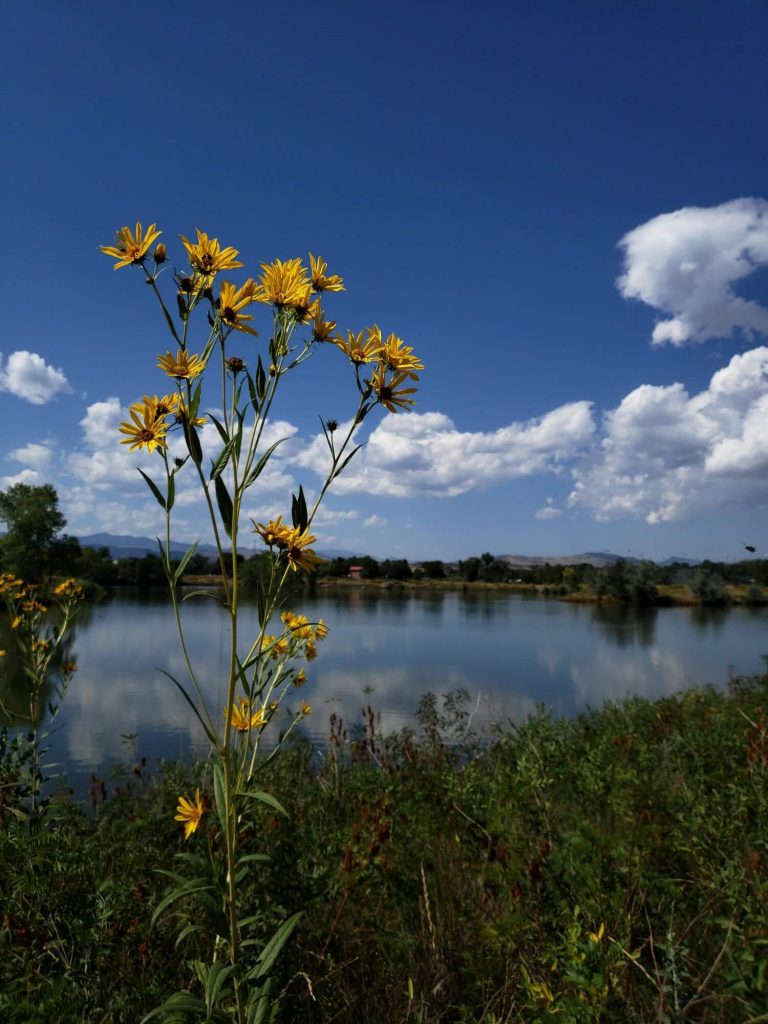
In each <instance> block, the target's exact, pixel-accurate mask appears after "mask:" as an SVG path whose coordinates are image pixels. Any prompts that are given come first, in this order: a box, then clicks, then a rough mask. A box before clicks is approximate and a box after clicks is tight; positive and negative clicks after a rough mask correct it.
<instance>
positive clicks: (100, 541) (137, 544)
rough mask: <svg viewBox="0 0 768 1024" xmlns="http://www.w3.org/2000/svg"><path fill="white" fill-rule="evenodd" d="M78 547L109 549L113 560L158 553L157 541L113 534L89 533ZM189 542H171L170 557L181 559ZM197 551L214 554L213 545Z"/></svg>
mask: <svg viewBox="0 0 768 1024" xmlns="http://www.w3.org/2000/svg"><path fill="white" fill-rule="evenodd" d="M78 540H79V541H80V546H81V547H84V548H109V553H110V555H112V557H113V558H143V557H144V556H145V555H147V554H153V555H156V554H157V553H158V549H157V541H156V540H153V539H152V538H151V537H131V536H127V535H124V534H114V533H90V534H88V535H87V536H85V537H79V538H78ZM190 543H191V542H184V541H175V540H172V541H171V555H172V556H173V557H175V558H181V556H182V555H183V554H184V553H185V552H186V550H187V548H188V547H189V544H190ZM197 550H198V551H199V552H200V554H201V555H206V556H207V557H209V558H210V557H211V556H212V555H215V554H216V548H215V547H214V545H213V544H199V545H198V547H197ZM252 553H253V552H252V551H251V550H245V549H244V550H243V554H245V555H248V554H252Z"/></svg>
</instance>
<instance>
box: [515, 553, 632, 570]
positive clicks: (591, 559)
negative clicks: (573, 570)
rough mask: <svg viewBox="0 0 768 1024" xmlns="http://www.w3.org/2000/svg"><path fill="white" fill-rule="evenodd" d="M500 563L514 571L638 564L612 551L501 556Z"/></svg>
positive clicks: (599, 567) (598, 567)
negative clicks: (542, 566)
mask: <svg viewBox="0 0 768 1024" xmlns="http://www.w3.org/2000/svg"><path fill="white" fill-rule="evenodd" d="M498 557H499V559H500V561H502V562H506V563H507V565H511V566H512V567H513V568H514V569H533V568H535V567H536V566H540V565H585V564H586V565H594V566H595V567H596V568H597V569H602V568H603V566H606V565H610V564H611V563H612V562H618V561H619V560H621V561H624V562H637V561H639V559H637V558H632V557H631V556H630V555H614V554H611V552H610V551H585V552H584V553H583V554H580V555H499V556H498Z"/></svg>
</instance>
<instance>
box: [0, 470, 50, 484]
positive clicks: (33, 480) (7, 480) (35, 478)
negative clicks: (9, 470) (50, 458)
mask: <svg viewBox="0 0 768 1024" xmlns="http://www.w3.org/2000/svg"><path fill="white" fill-rule="evenodd" d="M39 483H41V479H40V474H39V473H38V472H37V470H36V469H22V471H21V472H20V473H17V474H16V476H2V477H0V487H2V488H7V487H13V486H14V485H15V484H39Z"/></svg>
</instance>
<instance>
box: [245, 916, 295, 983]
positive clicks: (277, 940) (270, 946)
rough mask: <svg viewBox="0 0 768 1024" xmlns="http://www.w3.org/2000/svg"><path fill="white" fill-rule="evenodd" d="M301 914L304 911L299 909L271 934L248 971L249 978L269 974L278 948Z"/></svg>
mask: <svg viewBox="0 0 768 1024" xmlns="http://www.w3.org/2000/svg"><path fill="white" fill-rule="evenodd" d="M303 916H304V911H303V910H300V911H299V912H298V913H297V914H294V915H293V916H292V917H289V918H288V920H287V921H284V922H283V924H281V925H280V927H279V928H278V929H277V931H276V932H275V934H274V935H273V936H272V938H271V939H270V940H269V942H268V943H267V944H266V946H265V947H264V949H262V951H261V953H260V954H259V957H258V960H257V961H256V966H255V967H254V968H253V970H251V971H249V972H248V977H249V978H250V977H254V978H263V977H264V976H265V975H267V974H269V972H270V971H271V970H272V968H273V966H274V963H275V960H277V958H278V956H279V955H280V950H281V949H282V948H283V946H284V945H285V944H286V942H287V941H288V939H290V937H291V935H292V934H293V931H294V929H295V927H296V925H297V924H298V923H299V921H300V920H301V919H302V917H303Z"/></svg>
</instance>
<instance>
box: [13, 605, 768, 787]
mask: <svg viewBox="0 0 768 1024" xmlns="http://www.w3.org/2000/svg"><path fill="white" fill-rule="evenodd" d="M295 610H297V611H302V612H303V613H304V614H306V615H307V616H308V617H309V618H310V619H311V620H316V619H318V618H323V619H324V620H325V622H326V623H327V624H328V625H329V626H330V628H331V632H330V635H329V636H328V638H327V639H326V640H325V641H324V642H323V643H322V644H321V645H320V656H319V657H318V659H317V661H315V662H312V663H311V664H309V665H308V666H307V669H308V675H309V680H310V681H309V683H308V684H307V686H306V687H305V688H304V689H303V690H302V691H301V696H302V697H303V698H305V699H306V700H308V701H309V703H310V704H311V705H312V707H313V709H314V711H313V714H312V716H311V718H309V719H307V721H306V723H305V729H306V731H307V732H308V733H309V735H310V737H311V738H312V740H313V741H314V742H316V743H317V744H318V745H322V743H323V742H324V740H325V737H326V735H327V733H328V719H329V716H330V714H331V712H335V713H336V714H337V715H340V716H342V717H343V719H344V720H345V722H347V723H349V724H355V723H359V722H360V721H361V709H362V708H363V707H364V706H365V705H367V704H369V703H370V704H371V705H372V706H373V708H374V709H375V710H376V712H377V713H378V714H379V716H380V722H381V729H382V730H383V731H385V732H386V731H392V730H395V729H399V728H401V727H403V726H406V725H413V724H414V718H413V715H414V711H415V709H416V707H417V705H418V702H419V699H420V698H421V697H422V696H423V694H425V693H426V692H428V691H433V692H435V693H437V694H445V693H448V692H450V691H453V690H456V689H458V688H459V687H464V688H465V689H466V690H467V691H468V692H469V694H470V696H471V708H472V709H473V712H474V714H475V721H476V723H477V724H478V725H481V724H487V723H489V722H492V721H499V720H504V719H513V720H515V721H519V720H521V719H523V718H524V717H525V716H526V715H527V714H528V713H529V712H530V711H532V710H534V709H535V707H536V706H537V705H538V704H540V703H542V704H545V705H547V706H548V707H551V708H552V709H553V710H554V711H555V712H556V713H557V714H563V715H573V714H575V713H577V712H578V711H580V710H582V709H583V708H585V707H586V706H596V705H599V704H600V703H602V702H603V701H605V700H609V699H615V698H620V697H623V696H625V695H627V694H641V695H643V696H647V697H655V696H660V695H663V694H670V693H674V692H675V691H677V690H681V689H684V688H685V687H688V686H692V685H698V684H702V683H711V684H713V685H715V686H718V687H722V686H724V685H726V683H727V680H728V675H729V672H730V671H735V672H746V673H749V672H757V671H759V670H760V669H761V668H762V657H763V655H765V654H768V609H765V608H734V609H730V610H729V609H700V608H659V609H649V610H646V611H639V610H637V609H625V608H599V607H597V606H595V605H574V604H566V603H562V602H558V601H546V600H538V599H527V598H524V597H521V596H519V595H514V594H506V593H500V592H486V593H479V592H468V593H467V594H462V593H460V592H434V593H428V592H424V591H419V592H415V593H414V592H407V591H405V592H403V591H400V592H396V591H381V590H366V589H365V588H354V589H352V588H345V589H343V590H339V591H335V592H331V591H320V592H319V593H318V595H317V596H316V597H314V598H303V599H302V600H301V602H300V604H298V603H297V606H296V609H295ZM183 617H184V623H185V627H186V630H187V636H188V643H189V647H190V652H191V655H192V659H193V662H194V663H195V664H196V665H197V666H200V667H201V671H200V676H201V679H202V684H203V688H204V690H205V693H206V697H207V699H208V700H209V701H210V705H211V707H212V708H216V709H219V708H223V705H224V699H225V691H224V665H225V663H226V655H227V648H228V636H227V623H226V618H225V616H224V614H223V612H222V611H221V609H220V608H219V607H218V606H217V605H216V604H215V603H214V602H213V601H210V600H193V601H189V602H187V603H185V605H184V606H183ZM243 620H244V621H243V624H242V626H241V635H243V636H245V637H249V636H251V635H252V631H253V628H254V627H255V623H256V614H255V608H253V607H248V606H246V607H245V609H244V612H243ZM2 640H3V638H2V636H1V635H0V646H2ZM70 653H71V655H72V656H74V657H75V659H76V660H77V664H78V672H77V673H76V675H75V677H74V679H73V681H72V685H71V687H70V691H69V693H68V694H67V697H66V701H65V704H64V707H63V710H62V712H61V714H60V715H59V718H58V720H57V725H58V729H57V731H56V733H55V734H54V736H53V737H52V740H51V744H50V745H51V754H50V757H52V758H55V760H57V761H58V762H60V763H61V765H62V768H64V769H65V770H66V771H67V772H68V773H69V774H70V776H71V778H72V781H73V783H74V784H75V785H76V786H77V788H81V786H82V782H83V779H84V778H87V777H88V775H89V774H90V772H92V771H97V772H106V771H108V769H109V766H110V765H111V764H112V763H113V762H115V761H116V760H121V759H122V760H129V759H133V757H134V756H136V754H138V756H142V755H145V756H148V757H154V756H158V755H159V756H164V757H174V756H182V757H187V756H189V755H190V754H205V753H206V750H207V748H206V744H205V742H204V740H203V739H201V735H200V728H199V726H198V724H197V722H196V720H195V719H194V716H193V714H192V712H191V710H190V709H189V708H188V707H187V705H186V704H185V702H184V700H183V698H182V697H181V695H180V694H179V692H178V690H177V689H176V688H175V687H174V686H173V684H172V683H171V682H170V681H169V680H168V679H167V678H166V677H165V676H164V675H163V674H162V672H161V671H160V670H165V671H166V672H169V673H171V674H172V675H175V676H176V677H177V678H178V679H180V680H183V681H186V676H185V670H184V663H183V660H182V657H181V654H180V651H179V645H178V641H177V637H176V632H175V627H174V623H173V618H172V613H171V608H170V605H169V603H168V600H167V598H166V596H165V595H164V594H160V593H158V594H157V595H155V596H148V595H146V594H142V595H140V596H138V595H136V594H126V593H118V594H116V595H115V596H114V597H112V598H110V599H109V600H107V601H104V602H102V603H100V604H96V605H90V606H88V607H86V608H84V609H83V610H82V613H81V615H80V617H79V620H78V623H77V626H76V629H75V635H74V638H73V643H72V650H71V652H70ZM21 697H22V691H21V688H20V685H19V681H16V682H12V684H11V687H10V691H9V690H8V686H7V684H6V693H5V699H6V701H8V702H9V703H10V704H11V705H16V706H17V707H19V706H23V705H20V701H21ZM295 704H296V706H298V699H297V700H296V701H295ZM222 713H223V712H222ZM129 734H135V735H136V739H135V741H126V740H124V739H123V737H125V736H126V735H129ZM78 780H79V783H80V784H79V785H78Z"/></svg>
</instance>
